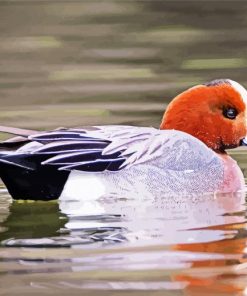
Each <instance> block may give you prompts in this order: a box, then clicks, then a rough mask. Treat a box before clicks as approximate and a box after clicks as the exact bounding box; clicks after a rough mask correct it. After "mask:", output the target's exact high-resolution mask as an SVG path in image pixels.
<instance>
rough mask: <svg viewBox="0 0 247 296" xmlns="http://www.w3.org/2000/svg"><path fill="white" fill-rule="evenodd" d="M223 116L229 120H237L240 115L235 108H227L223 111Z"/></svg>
mask: <svg viewBox="0 0 247 296" xmlns="http://www.w3.org/2000/svg"><path fill="white" fill-rule="evenodd" d="M223 115H224V116H225V117H226V118H229V119H235V118H236V117H237V115H238V111H237V110H236V109H235V108H226V109H224V110H223Z"/></svg>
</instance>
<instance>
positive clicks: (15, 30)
mask: <svg viewBox="0 0 247 296" xmlns="http://www.w3.org/2000/svg"><path fill="white" fill-rule="evenodd" d="M246 15H247V2H246V1H237V0H235V1H223V0H222V1H208V0H207V1H176V0H175V1H174V0H172V1H165V0H163V1H158V0H155V1H154V0H145V1H137V0H131V1H128V0H125V1H124V0H115V1H114V0H103V1H101V0H88V1H86V0H85V1H45V0H44V1H42V0H40V1H38V0H33V1H23V0H16V1H8V0H6V1H3V0H2V1H0V103H1V112H0V123H1V124H2V125H11V126H20V127H26V128H37V129H49V128H54V127H57V126H77V125H87V124H111V123H114V124H118V123H119V124H135V125H146V126H150V125H153V126H159V122H160V118H161V116H162V113H163V111H164V109H165V107H166V106H167V103H168V102H169V101H170V100H171V99H172V98H173V97H174V96H175V95H176V94H177V93H179V92H180V91H182V90H184V89H186V88H187V87H190V86H192V85H195V84H198V83H203V82H206V81H210V80H212V79H215V78H231V79H234V80H237V81H239V82H240V83H243V84H244V85H245V86H246V85H247V78H246V74H247V68H246V66H247V58H246V54H247V16H246Z"/></svg>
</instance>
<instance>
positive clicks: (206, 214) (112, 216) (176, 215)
mask: <svg viewBox="0 0 247 296" xmlns="http://www.w3.org/2000/svg"><path fill="white" fill-rule="evenodd" d="M244 202H245V194H244V193H243V192H239V193H235V194H217V195H204V196H194V197H178V196H177V197H156V198H153V199H138V200H136V199H130V198H114V199H112V198H111V199H110V198H109V199H107V198H105V199H102V200H93V201H89V200H87V201H81V200H78V201H60V203H59V207H60V210H61V212H62V213H64V214H66V215H67V217H68V219H69V221H68V222H67V223H66V225H65V227H66V228H67V229H68V230H70V231H71V234H73V233H75V232H76V231H77V232H78V231H79V230H85V229H87V228H88V229H92V228H98V229H100V228H102V227H107V228H109V227H112V228H114V227H117V228H121V229H125V237H126V240H127V241H128V243H131V244H140V245H143V244H157V243H158V244H167V245H170V244H178V243H185V244H188V243H202V242H209V241H219V240H222V239H224V238H230V237H233V236H234V235H235V234H236V231H235V230H224V231H223V230H221V229H211V228H210V227H212V226H216V225H226V224H234V223H243V222H245V217H244V215H243V214H242V213H243V211H245V205H244ZM202 228H203V229H202Z"/></svg>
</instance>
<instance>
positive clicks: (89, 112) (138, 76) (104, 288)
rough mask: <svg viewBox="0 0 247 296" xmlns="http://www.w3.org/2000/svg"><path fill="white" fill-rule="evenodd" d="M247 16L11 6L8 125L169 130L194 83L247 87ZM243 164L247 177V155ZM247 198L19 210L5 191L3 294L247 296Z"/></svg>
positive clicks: (2, 91)
mask: <svg viewBox="0 0 247 296" xmlns="http://www.w3.org/2000/svg"><path fill="white" fill-rule="evenodd" d="M246 12H247V4H246V2H245V1H234V3H233V1H178V0H175V1H151V0H150V1H149V0H146V1H135V0H133V1H110V0H107V1H94V0H92V1H69V2H68V1H67V2H66V1H23V0H19V1H0V102H1V110H0V123H1V125H4V124H5V125H12V126H20V127H27V128H37V129H44V128H45V129H49V128H54V127H57V126H78V125H88V124H92V125H93V124H136V125H145V126H151V125H152V126H158V125H159V121H160V118H161V115H162V113H163V110H164V109H165V107H166V105H167V103H168V102H169V101H170V100H171V98H172V97H173V96H175V95H176V94H177V93H178V92H180V91H181V90H183V89H185V88H187V87H189V86H191V85H194V84H197V83H201V82H205V81H209V80H211V79H214V78H220V77H223V78H225V77H229V78H232V79H234V80H237V81H239V82H241V83H242V84H243V85H245V86H247V80H246V77H247V69H246V66H247V59H246V50H247V37H246V36H247V29H246V28H247V27H246V22H247V18H246ZM1 137H3V136H1ZM231 153H232V155H233V156H234V158H235V159H237V160H238V161H239V164H240V166H241V168H242V169H243V170H244V171H245V172H246V168H247V161H246V159H247V158H246V152H245V151H243V150H235V151H233V152H231ZM245 175H246V173H245ZM245 200H246V196H245V192H242V193H236V194H232V195H220V194H218V195H215V196H212V195H205V196H204V197H200V196H195V197H193V198H191V197H190V198H189V197H179V196H177V197H162V196H153V198H152V199H148V200H143V199H142V196H141V194H140V198H139V199H136V198H135V199H133V198H131V196H126V197H121V198H116V199H104V200H93V201H92V200H83V201H74V202H65V201H55V202H31V201H30V202H21V201H19V202H16V201H12V200H11V199H10V197H9V195H8V194H7V192H6V191H5V189H4V188H2V190H1V192H0V242H1V248H0V295H17V294H18V295H22V294H23V295H26V294H27V295H28V294H29V295H36V294H37V295H39V294H40V295H41V294H42V295H44V294H45V295H53V294H54V293H55V292H58V293H60V295H67V294H68V293H71V294H73V295H74V294H81V293H85V294H86V295H94V296H95V295H99V294H100V295H114V296H115V295H121V296H123V295H130V294H133V295H135V296H137V295H143V294H144V293H145V294H146V295H151V294H152V295H154V296H155V295H163V296H164V295H246V294H247V286H246V280H247V277H246V274H247V265H246V242H247V239H246V235H247V233H246V225H247V224H246V211H247V209H246V203H245Z"/></svg>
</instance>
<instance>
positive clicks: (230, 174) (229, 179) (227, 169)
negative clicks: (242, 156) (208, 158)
mask: <svg viewBox="0 0 247 296" xmlns="http://www.w3.org/2000/svg"><path fill="white" fill-rule="evenodd" d="M220 157H221V159H222V160H223V163H224V180H223V183H222V185H221V187H220V189H219V190H220V191H221V192H235V191H238V190H243V189H244V187H245V182H244V176H243V173H242V171H241V169H240V167H239V166H238V164H237V162H236V161H235V160H234V159H232V158H231V157H230V156H229V155H228V154H224V155H220Z"/></svg>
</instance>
